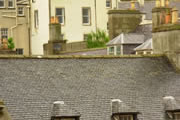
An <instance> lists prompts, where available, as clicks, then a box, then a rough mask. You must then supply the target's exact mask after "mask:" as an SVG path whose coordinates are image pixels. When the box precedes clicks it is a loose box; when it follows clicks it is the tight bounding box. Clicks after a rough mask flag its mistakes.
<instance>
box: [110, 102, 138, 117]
mask: <svg viewBox="0 0 180 120" xmlns="http://www.w3.org/2000/svg"><path fill="white" fill-rule="evenodd" d="M111 102H112V120H137V115H138V114H139V112H136V110H133V108H130V107H129V106H128V105H126V104H125V103H124V102H123V101H121V100H120V99H113V100H112V101H111Z"/></svg>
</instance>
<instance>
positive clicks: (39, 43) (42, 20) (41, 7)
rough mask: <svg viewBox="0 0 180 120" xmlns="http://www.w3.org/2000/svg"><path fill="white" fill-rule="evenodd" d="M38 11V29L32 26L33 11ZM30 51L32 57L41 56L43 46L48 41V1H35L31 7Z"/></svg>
mask: <svg viewBox="0 0 180 120" xmlns="http://www.w3.org/2000/svg"><path fill="white" fill-rule="evenodd" d="M35 10H38V15H39V27H38V28H35V27H34V26H35V25H34V11H35ZM31 22H32V24H31V28H32V32H31V47H32V48H31V49H32V54H33V55H42V54H43V44H44V43H47V42H48V40H49V6H48V0H43V2H42V0H36V2H35V3H32V7H31Z"/></svg>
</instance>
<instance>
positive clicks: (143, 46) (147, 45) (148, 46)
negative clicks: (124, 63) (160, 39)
mask: <svg viewBox="0 0 180 120" xmlns="http://www.w3.org/2000/svg"><path fill="white" fill-rule="evenodd" d="M152 49H153V44H152V38H151V39H148V40H147V41H146V42H144V43H142V44H141V45H139V46H138V47H136V48H134V50H135V51H142V50H152Z"/></svg>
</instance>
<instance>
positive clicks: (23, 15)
mask: <svg viewBox="0 0 180 120" xmlns="http://www.w3.org/2000/svg"><path fill="white" fill-rule="evenodd" d="M17 17H26V16H25V15H17Z"/></svg>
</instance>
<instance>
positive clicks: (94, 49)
mask: <svg viewBox="0 0 180 120" xmlns="http://www.w3.org/2000/svg"><path fill="white" fill-rule="evenodd" d="M104 49H107V47H102V48H89V49H82V50H74V51H62V52H60V54H61V53H78V52H88V51H96V50H104Z"/></svg>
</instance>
